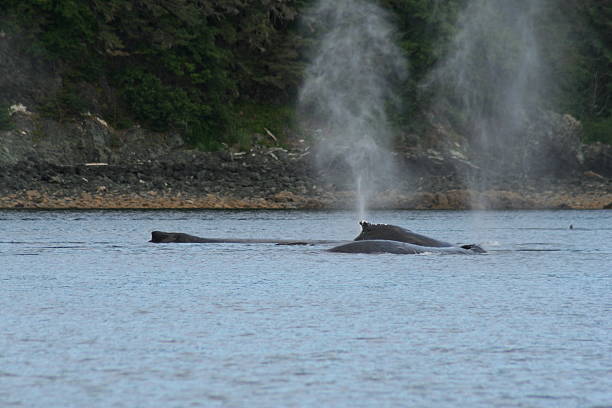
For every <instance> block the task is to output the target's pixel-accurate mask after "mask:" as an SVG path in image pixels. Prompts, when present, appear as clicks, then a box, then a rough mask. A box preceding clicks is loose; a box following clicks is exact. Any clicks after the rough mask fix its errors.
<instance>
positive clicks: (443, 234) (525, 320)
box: [0, 211, 612, 408]
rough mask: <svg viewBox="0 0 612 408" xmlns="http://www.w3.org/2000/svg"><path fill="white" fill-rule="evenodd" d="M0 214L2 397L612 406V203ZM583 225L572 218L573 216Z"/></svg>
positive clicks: (79, 403) (15, 400) (65, 403)
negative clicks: (368, 238) (412, 236)
mask: <svg viewBox="0 0 612 408" xmlns="http://www.w3.org/2000/svg"><path fill="white" fill-rule="evenodd" d="M357 221H358V220H357V219H356V217H355V214H354V213H351V212H300V211H231V212H230V211H149V212H147V211H61V212H48V211H40V212H32V211H2V212H0V229H1V231H2V237H1V238H0V407H41V408H42V407H44V408H52V407H63V408H68V407H200V406H201V407H215V406H219V407H321V406H330V407H331V406H333V407H366V406H376V407H592V408H595V407H598V408H601V407H612V211H607V212H606V211H508V212H504V211H490V212H451V211H435V212H434V211H431V212H419V211H387V212H373V213H371V214H370V216H369V221H371V222H383V223H389V224H396V225H401V226H403V227H406V228H409V229H412V230H414V231H416V232H419V233H422V234H425V235H429V236H432V237H434V238H438V239H441V240H446V241H451V242H457V243H472V242H476V243H480V244H482V246H483V247H485V248H486V249H487V250H488V251H489V252H488V253H487V254H485V255H467V256H466V255H429V254H424V255H391V254H386V255H356V254H338V253H329V252H326V251H325V248H326V247H327V246H324V245H321V246H276V245H272V244H152V243H149V242H147V241H148V239H149V238H150V232H151V231H153V230H162V231H177V232H179V231H180V232H187V233H191V234H194V235H199V236H207V237H241V238H288V239H294V238H295V239H328V238H329V239H338V240H344V239H347V240H349V239H352V238H353V237H354V236H356V235H357V234H358V232H359V225H358V224H357ZM570 225H572V226H573V228H572V229H570V228H569V226H570Z"/></svg>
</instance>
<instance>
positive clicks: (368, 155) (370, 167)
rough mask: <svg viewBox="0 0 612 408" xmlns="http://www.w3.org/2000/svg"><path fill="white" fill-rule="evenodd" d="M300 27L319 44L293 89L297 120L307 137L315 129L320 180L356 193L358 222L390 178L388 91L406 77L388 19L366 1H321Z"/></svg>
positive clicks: (391, 97)
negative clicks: (296, 97)
mask: <svg viewBox="0 0 612 408" xmlns="http://www.w3.org/2000/svg"><path fill="white" fill-rule="evenodd" d="M304 23H305V24H304V25H305V26H306V27H307V29H309V30H310V31H312V32H313V33H315V35H316V37H317V40H318V45H317V46H316V47H315V50H314V52H313V55H312V58H311V63H310V65H309V66H308V68H307V69H306V73H305V79H304V83H303V86H302V88H301V90H300V95H299V108H298V111H299V114H300V120H301V123H302V126H303V129H304V130H305V131H306V132H309V133H313V132H312V130H313V129H317V130H318V135H317V139H316V149H315V152H316V154H315V160H316V166H317V168H318V170H319V171H320V173H321V175H322V176H323V177H324V178H325V180H326V181H327V182H328V183H330V184H333V185H335V186H337V188H338V189H346V190H352V189H356V190H357V191H356V198H357V200H356V201H357V204H356V207H357V211H358V212H359V216H360V217H365V213H366V211H367V207H368V205H369V203H370V200H371V198H372V195H373V194H374V193H375V192H377V191H381V190H384V189H385V188H387V189H388V188H390V184H391V183H392V180H393V178H394V170H393V160H392V155H391V153H390V148H391V143H392V138H393V135H392V130H391V126H390V124H389V119H388V112H389V109H393V108H397V106H398V103H399V98H398V97H397V95H396V94H395V92H394V89H395V88H396V86H395V85H396V84H397V83H398V82H399V81H402V80H403V79H405V75H406V64H405V60H404V57H403V54H402V52H401V50H400V49H399V47H397V46H396V45H395V42H394V30H393V28H392V26H391V24H390V23H389V17H388V15H387V13H386V12H385V11H384V10H383V9H381V8H380V7H378V6H377V5H375V4H374V3H372V2H368V1H365V0H333V1H331V0H321V1H319V2H318V3H317V4H316V5H315V6H314V7H313V8H312V9H311V10H310V12H309V13H307V16H306V18H305V21H304Z"/></svg>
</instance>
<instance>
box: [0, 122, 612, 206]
mask: <svg viewBox="0 0 612 408" xmlns="http://www.w3.org/2000/svg"><path fill="white" fill-rule="evenodd" d="M13 118H14V121H15V124H16V126H15V129H13V130H10V131H4V132H0V137H1V139H0V140H1V143H0V208H48V209H54V208H270V209H280V208H284V209H331V208H348V209H351V208H353V205H354V204H353V203H354V202H355V200H354V196H355V192H354V191H352V190H353V188H352V185H351V184H350V183H348V184H340V183H338V184H331V183H329V182H327V183H324V182H322V181H321V180H329V177H325V175H324V174H322V173H321V171H318V170H316V169H315V168H313V166H312V165H311V163H312V160H311V159H312V155H313V153H312V149H311V148H310V147H309V146H307V145H306V144H305V143H304V142H302V141H295V143H293V144H292V145H291V147H288V148H283V147H280V146H273V147H264V146H255V147H254V148H252V149H251V150H250V151H248V152H229V151H226V152H215V153H210V152H200V151H195V150H189V149H188V148H187V147H186V146H185V145H183V144H182V142H181V139H180V138H178V137H177V136H176V135H172V134H165V135H162V134H153V133H150V132H146V131H144V130H142V129H140V128H133V129H131V130H128V131H122V132H118V131H115V130H113V129H112V128H110V127H109V126H108V125H107V124H106V123H105V122H104V121H103V120H102V119H100V118H98V117H95V116H84V117H82V118H81V119H79V120H74V121H70V122H67V123H58V122H53V121H49V120H46V119H41V118H39V117H38V116H37V115H35V114H31V113H28V112H27V111H26V112H17V113H15V114H14V115H13ZM611 151H612V150H611V149H610V146H606V145H593V146H590V147H585V148H584V149H583V151H581V154H582V155H584V158H583V164H582V165H581V167H579V168H576V169H573V170H572V171H570V172H568V173H567V174H565V175H564V176H563V177H558V176H550V177H545V176H541V177H533V178H527V179H520V180H518V179H516V178H515V177H513V175H508V177H506V178H500V179H497V180H495V181H492V182H489V183H487V187H486V188H483V189H481V191H474V190H470V189H469V188H468V187H467V185H466V183H465V182H464V181H463V180H464V176H465V174H466V171H467V170H466V168H467V169H471V171H472V173H473V172H474V171H475V170H474V169H473V168H472V167H471V166H472V165H471V164H470V162H469V161H467V160H466V159H465V157H463V156H462V155H461V154H460V153H458V152H454V151H452V150H448V151H435V150H432V149H424V148H422V149H419V148H415V149H410V150H406V151H404V152H401V153H400V152H398V153H396V154H395V160H396V162H397V166H398V168H399V169H400V170H399V172H398V174H399V175H400V177H399V178H398V179H397V180H395V182H394V183H393V184H390V185H392V186H393V189H391V190H384V191H379V192H378V193H377V195H376V197H375V199H374V201H373V202H372V206H373V207H376V208H398V209H468V208H480V207H486V208H499V209H502V208H507V209H530V208H533V209H539V208H580V209H598V208H606V207H612V180H611V178H610V177H612V171H611V170H612V166H611V165H610V164H611V161H610V158H611V157H612V155H611ZM595 170H597V171H595ZM329 171H333V172H336V173H337V175H339V177H337V178H338V179H342V174H343V172H344V171H345V169H341V168H337V169H330V170H329Z"/></svg>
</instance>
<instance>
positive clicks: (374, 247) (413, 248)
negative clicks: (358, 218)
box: [328, 240, 484, 255]
mask: <svg viewBox="0 0 612 408" xmlns="http://www.w3.org/2000/svg"><path fill="white" fill-rule="evenodd" d="M477 248H478V249H481V248H480V247H477ZM328 251H329V252H341V253H346V254H427V253H429V254H445V255H451V254H459V255H471V254H479V253H481V252H480V251H478V250H476V249H475V248H474V246H472V245H465V246H463V247H424V246H420V245H415V244H409V243H407V242H399V241H389V240H360V241H352V242H348V243H346V244H342V245H338V246H336V247H333V248H330V249H328ZM482 252H484V251H482Z"/></svg>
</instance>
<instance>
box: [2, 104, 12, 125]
mask: <svg viewBox="0 0 612 408" xmlns="http://www.w3.org/2000/svg"><path fill="white" fill-rule="evenodd" d="M12 127H13V123H12V121H11V115H10V112H9V109H8V107H7V106H4V105H2V104H0V130H10V129H11V128H12Z"/></svg>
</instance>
